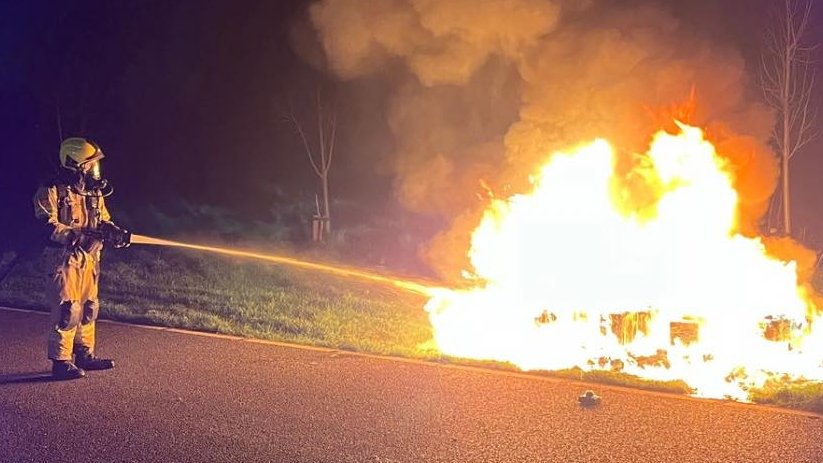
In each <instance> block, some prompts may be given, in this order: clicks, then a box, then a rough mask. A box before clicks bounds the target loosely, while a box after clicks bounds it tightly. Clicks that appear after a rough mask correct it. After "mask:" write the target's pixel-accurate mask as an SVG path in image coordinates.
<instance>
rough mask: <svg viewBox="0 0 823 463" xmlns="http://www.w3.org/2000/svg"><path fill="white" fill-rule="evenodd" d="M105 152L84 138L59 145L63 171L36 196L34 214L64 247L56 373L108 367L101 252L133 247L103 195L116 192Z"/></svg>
mask: <svg viewBox="0 0 823 463" xmlns="http://www.w3.org/2000/svg"><path fill="white" fill-rule="evenodd" d="M103 157H104V155H103V151H101V150H100V147H98V146H97V145H96V144H95V143H93V142H91V141H89V140H86V139H83V138H68V139H66V140H64V141H63V142H62V143H61V144H60V165H61V166H62V168H61V169H60V174H59V175H58V176H57V178H55V179H54V180H52V181H51V182H49V183H48V184H46V185H44V186H42V187H40V188H39V189H38V191H37V193H36V195H35V197H34V209H35V216H36V217H37V218H39V219H41V220H43V221H45V222H46V223H48V225H49V226H50V232H51V234H50V240H51V242H53V244H55V245H57V246H58V247H60V248H61V249H62V253H61V255H60V260H59V262H58V263H57V266H56V268H55V269H54V273H53V274H52V281H51V285H50V286H51V288H50V289H51V291H50V293H51V294H50V298H51V299H52V301H51V302H52V304H53V305H52V317H51V326H50V329H49V333H48V357H49V359H50V360H51V361H52V377H54V378H55V379H77V378H82V377H84V376H85V375H86V373H85V370H107V369H109V368H113V367H114V361H113V360H111V359H106V358H100V357H97V356H96V355H95V350H94V346H95V320H96V319H97V314H98V312H99V310H100V304H99V301H98V297H97V291H98V281H99V278H100V254H101V250H102V248H103V245H104V244H107V245H112V246H114V247H125V246H128V245H129V240H130V235H129V233H128V232H127V231H125V230H123V229H121V228H120V227H118V226H117V225H115V224H114V223H113V222H112V221H111V216H110V215H109V211H108V210H107V209H106V203H105V199H104V198H105V197H107V196H108V195H110V194H111V192H112V191H113V190H112V188H111V186H110V185H109V183H108V182H107V181H106V180H105V179H104V178H103V176H102V174H101V170H100V160H101V159H103Z"/></svg>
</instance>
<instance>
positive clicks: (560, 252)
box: [427, 125, 823, 399]
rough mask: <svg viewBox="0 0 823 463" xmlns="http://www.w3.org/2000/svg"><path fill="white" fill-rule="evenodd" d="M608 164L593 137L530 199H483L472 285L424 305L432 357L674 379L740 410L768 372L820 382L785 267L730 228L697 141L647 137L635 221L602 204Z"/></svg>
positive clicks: (611, 201) (722, 166)
mask: <svg viewBox="0 0 823 463" xmlns="http://www.w3.org/2000/svg"><path fill="white" fill-rule="evenodd" d="M614 156H616V155H615V153H614V151H613V150H612V149H611V148H610V147H609V146H608V145H607V144H606V143H605V142H602V141H598V142H594V143H593V144H591V145H587V146H584V147H581V148H580V149H578V150H575V151H573V152H570V153H558V154H555V155H554V156H552V157H551V158H550V161H549V162H548V163H547V164H546V165H545V166H544V167H543V168H542V171H541V175H540V176H539V177H537V178H536V179H535V182H534V191H532V192H531V193H529V194H528V195H518V196H514V197H512V198H509V199H508V200H502V199H501V200H495V201H494V202H493V203H492V204H491V206H490V208H489V209H488V210H487V212H486V214H485V216H484V218H483V220H482V221H481V223H480V225H479V226H478V227H477V229H476V230H475V231H474V233H473V235H472V247H471V249H470V251H469V255H470V256H471V259H472V264H473V268H474V270H475V277H476V278H475V280H476V281H482V282H485V284H484V285H483V286H478V287H477V288H475V289H469V290H455V291H443V292H441V293H439V294H437V295H435V297H434V298H432V300H431V301H430V302H429V304H428V305H427V310H428V311H429V313H430V319H431V321H432V325H433V326H434V329H435V339H436V340H437V342H438V345H439V346H440V348H441V349H442V350H443V351H444V352H447V353H450V354H451V355H456V356H465V357H473V358H487V359H495V360H501V361H509V362H512V363H515V364H517V365H519V366H520V367H521V368H524V369H547V370H555V369H564V368H573V367H580V368H583V369H604V370H612V371H621V372H625V373H629V374H633V375H638V376H641V377H645V378H649V379H655V380H674V379H682V380H684V381H686V382H687V383H688V384H689V385H690V386H691V387H692V388H693V389H694V390H696V391H697V394H698V395H704V396H713V397H726V396H728V397H734V398H737V399H745V398H746V391H747V390H749V389H750V388H751V387H756V386H758V385H761V384H763V383H764V382H765V381H766V380H768V379H769V378H774V377H776V376H779V377H785V376H786V375H788V377H792V378H805V379H823V368H821V362H823V354H821V352H823V351H821V349H820V346H821V342H823V339H821V335H820V333H816V332H814V331H812V330H811V323H809V320H810V319H811V318H814V317H817V311H816V307H814V305H813V304H812V303H811V301H810V300H809V299H808V298H806V297H805V294H806V293H805V292H804V291H803V288H802V287H801V286H800V284H799V282H798V276H797V268H796V264H795V263H794V262H785V261H780V260H777V259H775V258H773V257H771V256H769V255H768V254H767V253H766V252H765V249H764V246H763V244H762V242H761V241H760V240H759V239H757V238H748V237H745V236H743V235H741V234H740V233H739V232H738V231H736V229H737V224H736V222H735V211H736V207H737V194H736V192H735V190H734V188H733V186H732V181H731V178H730V174H729V173H728V171H727V169H728V165H727V164H726V163H725V162H723V161H722V159H721V158H720V157H718V156H717V155H716V152H715V149H714V147H713V146H712V145H711V144H710V143H709V142H708V141H707V140H705V138H704V137H703V134H702V132H701V131H700V130H698V129H696V128H693V127H688V126H685V125H684V126H681V133H680V134H669V133H664V132H661V133H659V134H658V135H657V136H656V137H655V139H654V141H653V143H652V146H651V149H650V151H649V153H648V155H647V158H648V160H649V164H648V165H646V166H644V169H647V171H646V173H645V175H647V176H648V177H649V178H652V179H653V182H654V183H655V188H656V189H657V194H658V195H659V197H658V198H657V199H656V201H655V202H653V203H650V205H647V206H646V207H651V208H653V211H652V212H650V213H648V214H642V215H641V214H636V213H634V212H633V211H632V210H626V209H625V208H624V207H623V206H624V204H621V203H620V202H619V201H620V199H621V198H620V197H619V196H618V197H616V196H615V194H614V191H615V189H614V185H615V182H618V180H616V178H615V172H614V170H613V169H614V165H615V164H614V159H615V158H614ZM547 305H550V307H549V308H543V309H540V310H536V311H531V309H530V307H534V306H537V307H547ZM621 306H622V307H632V306H634V307H649V308H650V309H647V310H642V311H625V310H620V309H618V307H621ZM584 307H585V308H587V309H586V310H582V308H584ZM535 312H536V313H539V315H538V316H537V317H534V316H533V315H531V316H529V315H527V314H528V313H532V314H533V313H535ZM581 313H585V316H582V315H581ZM810 317H811V318H810ZM798 320H799V321H798ZM787 341H790V346H791V348H790V349H789V348H787Z"/></svg>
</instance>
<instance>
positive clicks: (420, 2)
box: [309, 0, 777, 277]
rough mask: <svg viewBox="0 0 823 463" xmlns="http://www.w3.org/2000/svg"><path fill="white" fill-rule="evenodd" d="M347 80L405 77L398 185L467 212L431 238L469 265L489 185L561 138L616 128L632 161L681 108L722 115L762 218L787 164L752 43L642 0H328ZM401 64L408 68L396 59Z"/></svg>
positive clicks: (325, 33) (451, 270) (449, 271)
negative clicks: (739, 47) (732, 42)
mask: <svg viewBox="0 0 823 463" xmlns="http://www.w3.org/2000/svg"><path fill="white" fill-rule="evenodd" d="M309 15H310V20H311V23H312V25H313V26H314V28H315V30H316V32H317V34H318V38H319V41H320V43H321V44H322V48H323V51H324V52H325V61H326V65H327V66H328V68H329V69H330V70H331V71H333V72H334V73H335V74H336V75H338V76H339V77H340V78H341V79H356V78H359V77H362V76H374V75H378V76H379V75H384V76H385V77H386V79H392V85H393V87H394V89H395V90H394V92H393V96H392V97H391V100H390V101H389V102H388V107H389V111H388V114H389V126H390V128H391V130H392V132H393V134H394V136H395V139H396V147H397V152H396V153H395V154H396V156H395V161H394V173H395V175H396V177H395V178H396V180H395V191H396V194H397V195H398V197H399V198H400V199H401V200H402V202H403V203H404V204H405V205H406V206H407V207H409V208H410V209H413V210H415V211H420V212H425V213H431V214H441V215H443V216H446V217H457V219H456V220H455V221H454V224H453V227H452V228H451V229H450V230H448V231H445V232H444V233H443V235H441V236H440V237H438V238H437V239H435V241H434V242H433V243H431V245H430V246H429V248H428V249H427V251H426V252H427V253H428V256H429V257H430V261H431V262H432V264H433V265H435V266H436V267H437V269H438V270H439V271H440V272H441V274H443V275H444V276H446V277H449V276H454V275H455V274H456V272H457V271H459V270H460V269H462V268H464V267H465V262H466V261H465V259H466V257H465V251H466V249H467V248H468V244H467V243H468V242H467V240H468V230H469V229H470V228H471V227H473V226H474V225H476V223H477V220H476V218H477V217H479V211H480V210H482V208H483V207H484V206H485V202H484V200H483V199H482V198H484V197H485V196H486V195H488V192H487V190H486V189H485V187H483V186H482V185H481V182H480V181H479V180H483V181H484V182H485V184H486V185H488V186H489V189H490V190H491V191H494V192H496V193H497V194H503V193H507V192H508V191H511V192H517V191H520V190H521V189H522V188H524V187H525V185H526V181H527V179H528V175H529V174H530V173H532V172H534V171H535V168H536V166H538V165H539V164H542V163H544V162H545V161H546V157H547V156H548V155H549V153H551V152H553V151H555V150H558V149H561V148H566V147H568V146H570V145H576V144H579V143H581V142H585V141H589V140H591V139H593V138H595V137H603V138H606V139H608V140H609V141H611V142H612V143H613V144H614V145H615V146H616V148H617V149H618V151H619V152H620V153H621V155H622V156H625V157H626V163H627V164H629V165H630V164H631V162H632V161H631V159H632V154H633V153H637V152H645V148H646V146H647V144H648V142H649V137H650V135H651V134H653V133H654V132H655V131H657V130H659V129H660V128H669V127H673V120H674V119H675V118H678V119H680V120H682V121H684V122H687V123H690V124H693V125H697V126H700V127H704V128H706V132H707V135H708V137H709V138H711V139H712V141H713V142H714V143H715V144H716V145H717V146H718V151H719V153H720V154H721V155H722V156H725V157H726V158H727V159H728V161H729V163H730V166H731V170H732V172H733V173H734V176H735V183H736V187H737V189H738V191H739V192H740V194H741V208H740V217H739V223H740V228H741V230H742V231H743V232H744V233H750V234H753V233H756V228H757V223H758V220H759V218H760V217H761V216H762V214H763V213H764V212H765V210H766V207H767V205H768V200H769V197H770V196H771V194H772V192H773V190H774V188H775V183H776V179H777V164H776V161H775V158H774V156H773V155H772V153H771V152H770V150H769V148H768V146H767V141H768V138H769V134H770V129H771V126H772V123H773V119H772V115H771V113H770V112H769V111H768V110H767V108H766V107H765V106H764V105H761V104H760V103H758V102H757V100H758V99H757V98H756V95H757V94H756V86H755V85H754V84H756V82H753V79H752V78H751V77H750V75H749V73H748V72H747V69H746V63H745V62H744V59H743V58H742V56H741V54H740V53H739V52H738V51H736V50H735V49H734V48H732V47H731V46H727V45H723V44H718V43H715V42H713V41H712V40H710V39H709V38H708V37H706V36H704V35H702V32H701V31H700V30H697V28H695V27H692V26H690V25H689V24H687V23H684V22H681V21H679V20H678V19H677V18H675V17H674V16H673V15H672V14H670V13H668V12H667V11H666V10H665V9H663V8H661V7H659V6H655V5H651V4H640V3H638V2H631V1H595V0H591V1H572V0H569V1H560V0H445V1H444V0H381V1H375V2H365V1H360V0H321V1H318V2H316V3H314V4H313V5H312V6H311V7H310V10H309ZM398 67H401V68H402V69H404V71H403V72H400V73H398V72H389V71H388V70H389V69H397V68H398Z"/></svg>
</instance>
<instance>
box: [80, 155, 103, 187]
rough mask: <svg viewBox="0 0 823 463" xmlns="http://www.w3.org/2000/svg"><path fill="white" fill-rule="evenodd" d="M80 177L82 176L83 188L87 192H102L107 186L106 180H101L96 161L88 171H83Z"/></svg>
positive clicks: (98, 165) (98, 163)
mask: <svg viewBox="0 0 823 463" xmlns="http://www.w3.org/2000/svg"><path fill="white" fill-rule="evenodd" d="M81 175H82V176H83V186H84V187H85V189H86V190H87V191H90V190H103V189H105V188H106V187H107V186H108V184H109V182H108V180H106V179H105V178H103V174H102V172H101V171H100V162H98V161H94V162H93V163H92V164H91V166H89V168H88V169H84V171H83V173H82V174H81Z"/></svg>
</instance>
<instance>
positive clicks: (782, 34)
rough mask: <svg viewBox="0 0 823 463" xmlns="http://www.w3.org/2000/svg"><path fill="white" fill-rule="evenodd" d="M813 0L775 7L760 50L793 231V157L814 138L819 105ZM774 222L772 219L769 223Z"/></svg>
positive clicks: (786, 221) (786, 218)
mask: <svg viewBox="0 0 823 463" xmlns="http://www.w3.org/2000/svg"><path fill="white" fill-rule="evenodd" d="M812 2H813V0H782V1H781V2H780V6H779V8H778V9H776V10H775V17H774V19H773V21H772V22H771V24H770V26H769V28H768V30H767V36H766V45H765V48H764V51H763V55H762V63H761V84H762V88H763V93H764V95H765V98H766V102H767V103H768V104H769V106H771V107H772V108H773V109H774V110H775V112H776V113H777V118H778V119H777V124H775V127H774V130H773V133H772V137H773V141H774V144H775V147H776V149H777V152H778V155H779V156H780V161H781V162H780V164H781V178H780V180H781V187H782V188H781V192H780V198H781V202H780V206H779V209H780V212H782V215H783V232H784V233H785V234H786V235H790V234H791V232H792V219H791V194H790V186H791V183H790V175H789V173H790V169H789V168H790V161H791V159H792V157H794V156H795V155H796V154H797V153H798V152H800V150H801V149H802V148H803V147H804V146H805V145H806V144H807V143H809V141H811V140H812V139H813V138H814V137H815V135H816V133H815V130H814V127H813V123H814V120H815V118H816V114H815V110H814V108H813V106H812V105H811V104H810V102H811V96H812V89H813V87H814V81H815V72H814V67H813V63H812V52H813V51H814V48H815V46H812V45H809V44H808V43H806V41H805V37H804V36H805V35H806V32H807V31H808V29H809V20H810V18H811V11H812ZM770 226H771V224H770Z"/></svg>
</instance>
